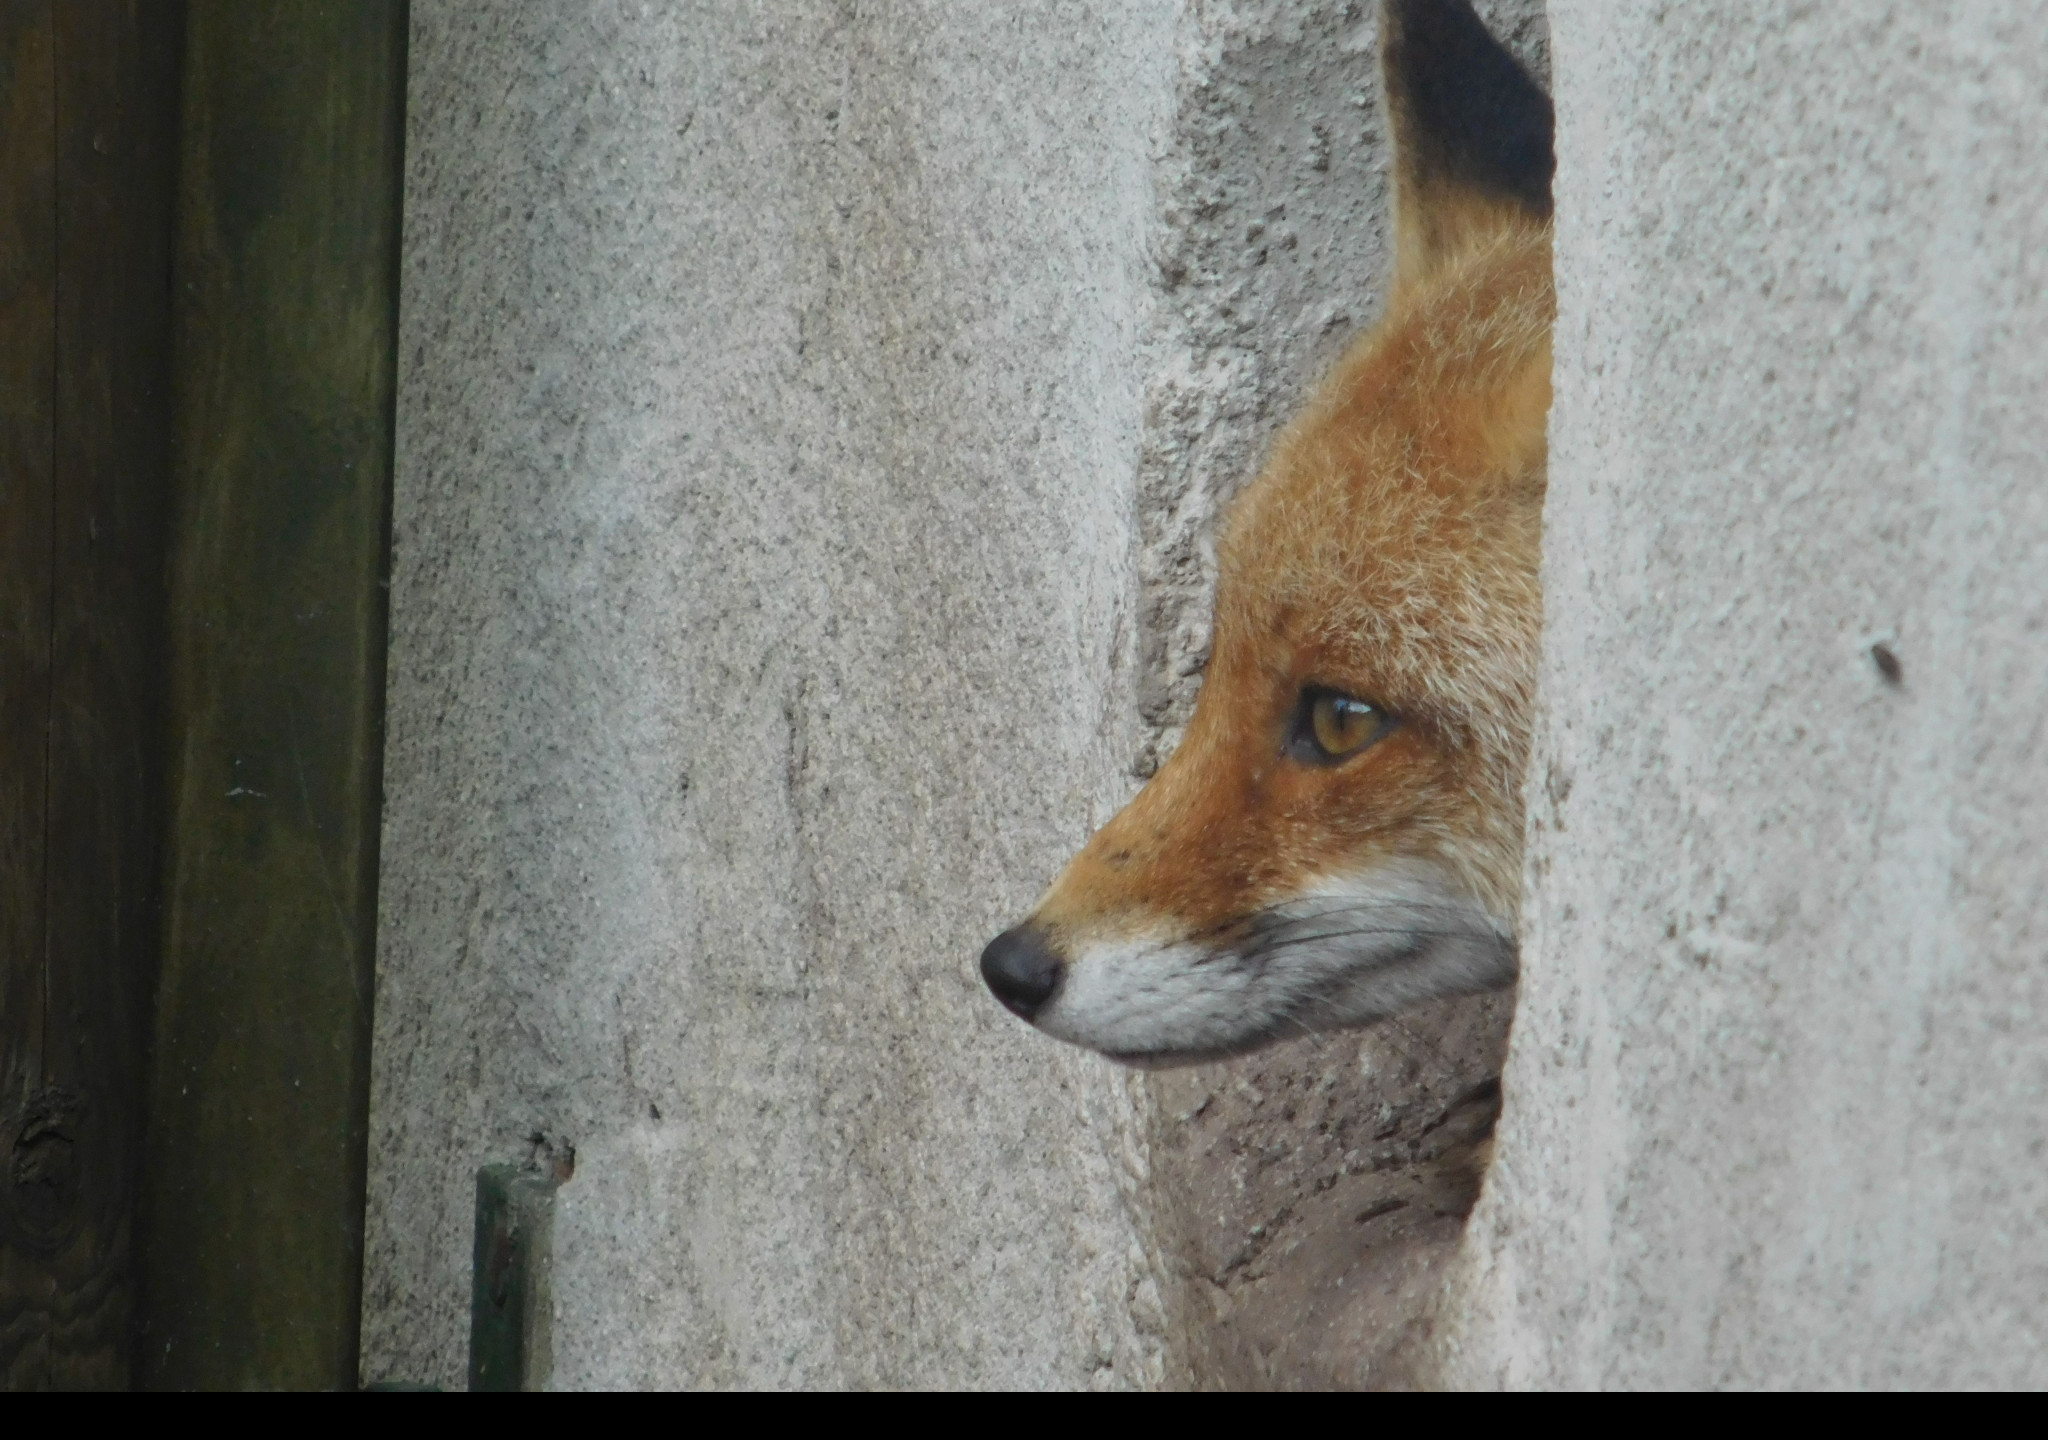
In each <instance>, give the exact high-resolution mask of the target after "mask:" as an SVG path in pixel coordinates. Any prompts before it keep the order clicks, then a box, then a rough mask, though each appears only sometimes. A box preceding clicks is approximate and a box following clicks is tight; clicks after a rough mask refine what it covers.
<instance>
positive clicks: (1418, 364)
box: [980, 0, 1556, 1066]
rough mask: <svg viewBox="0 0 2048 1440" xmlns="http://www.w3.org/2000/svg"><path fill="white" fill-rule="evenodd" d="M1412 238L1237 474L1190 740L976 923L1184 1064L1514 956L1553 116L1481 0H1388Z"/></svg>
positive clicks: (1020, 963) (1033, 972)
mask: <svg viewBox="0 0 2048 1440" xmlns="http://www.w3.org/2000/svg"><path fill="white" fill-rule="evenodd" d="M1379 35H1380V41H1381V44H1380V65H1381V76H1382V87H1381V91H1382V96H1383V102H1384V106H1385V112H1386V117H1387V121H1388V134H1389V136H1390V139H1391V142H1392V162H1391V163H1392V168H1391V177H1390V178H1391V185H1390V189H1391V192H1392V207H1393V227H1392V229H1393V239H1394V247H1393V248H1394V255H1393V264H1392V266H1391V270H1392V274H1391V280H1390V284H1389V289H1388V295H1387V300H1386V303H1385V305H1384V307H1383V311H1382V314H1381V317H1380V319H1379V320H1378V322H1377V323H1376V324H1375V325H1374V326H1373V327H1372V328H1371V329H1370V330H1369V331H1367V332H1366V333H1365V334H1364V335H1363V336H1361V337H1360V338H1359V339H1358V340H1357V341H1355V342H1354V343H1353V344H1352V345H1351V347H1350V348H1349V350H1348V351H1347V352H1346V353H1345V355H1344V356H1343V357H1342V358H1341V360H1340V361H1339V362H1338V363H1337V365H1336V366H1335V368H1334V369H1333V371H1332V372H1331V373H1330V374H1329V376H1328V377H1327V378H1326V379H1325V380H1324V381H1323V383H1322V384H1321V385H1320V387H1319V388H1318V389H1317V390H1316V391H1315V392H1314V393H1313V395H1312V396H1311V397H1310V398H1309V400H1308V401H1307V403H1306V404H1305V405H1304V406H1303V408H1302V410H1301V412H1300V413H1299V414H1298V415H1297V416H1296V417H1295V418H1294V419H1293V421H1292V422H1291V423H1290V424H1289V425H1288V426H1287V427H1286V428H1285V429H1284V430H1283V431H1282V432H1281V434H1280V435H1279V437H1278V439H1277V440H1276V441H1275V443H1274V444H1273V446H1272V448H1271V451H1270V454H1269V456H1268V458H1267V461H1266V463H1265V465H1264V467H1263V469H1262V470H1261V471H1260V473H1259V474H1258V475H1257V477H1256V478H1255V479H1254V480H1253V481H1252V482H1251V483H1250V484H1249V485H1247V486H1246V487H1245V488H1244V489H1243V490H1242V491H1241V492H1240V493H1239V495H1238V496H1237V497H1236V498H1235V499H1234V500H1233V501H1232V502H1231V505H1230V507H1229V509H1228V511H1227V512H1226V514H1225V516H1224V517H1223V521H1222V524H1221V526H1220V527H1219V534H1218V538H1217V547H1216V556H1217V586H1216V598H1215V611H1214V624H1213V629H1212V632H1211V633H1212V641H1211V648H1210V655H1209V661H1208V665H1207V668H1206V670H1205V672H1204V674H1203V678H1202V685H1201V690H1200V693H1199V695H1198V697H1197V699H1196V704H1195V709H1194V713H1193V715H1192V717H1191V718H1190V720H1189V723H1188V726H1187V729H1186V732H1185V734H1184V736H1183V738H1182V740H1181V743H1180V745H1179V746H1178V748H1177V749H1176V750H1175V751H1174V753H1173V755H1172V756H1171V757H1170V758H1169V759H1168V760H1167V762H1166V763H1165V764H1164V765H1163V766H1161V768H1160V769H1159V770H1158V772H1157V773H1156V774H1155V775H1154V776H1153V777H1152V779H1151V780H1150V781H1149V782H1148V783H1147V784H1146V785H1145V786H1144V788H1143V789H1142V790H1140V791H1139V793H1138V794H1137V795H1136V796H1135V797H1134V798H1133V799H1132V800H1131V801H1130V803H1129V804H1128V805H1126V806H1125V807H1124V808H1123V809H1122V810H1121V811H1119V812H1118V813H1117V814H1116V815H1115V816H1114V817H1112V818H1111V819H1110V820H1109V822H1108V823H1107V824H1105V825H1104V826H1103V827H1102V828H1101V829H1100V830H1099V831H1097V832H1096V833H1095V834H1094V836H1092V837H1091V838H1090V839H1089V840H1088V841H1087V843H1086V844H1085V845H1084V846H1083V847H1082V849H1081V850H1080V851H1079V853H1078V854H1076V855H1075V856H1074V857H1073V858H1072V860H1071V861H1070V862H1069V863H1068V864H1067V865H1066V867H1065V868H1064V869H1063V870H1062V871H1061V872H1060V873H1059V875H1058V876H1057V878H1055V879H1054V881H1053V883H1052V885H1051V887H1050V888H1049V889H1048V890H1047V891H1046V892H1045V894H1044V895H1043V896H1042V897H1041V898H1040V899H1039V901H1038V903H1037V904H1036V906H1035V907H1034V908H1033V909H1032V910H1031V912H1030V914H1029V915H1028V916H1027V917H1026V918H1025V919H1024V920H1023V921H1021V922H1020V923H1018V924H1017V925H1015V926H1013V927H1012V928H1010V929H1008V930H1006V931H1004V932H1003V933H1002V934H1001V935H999V936H997V937H996V938H995V939H994V940H993V941H991V942H990V943H989V944H988V946H987V948H986V949H985V950H984V951H983V952H982V955H981V960H980V970H981V975H982V978H983V980H984V981H985V982H986V984H987V986H988V988H989V990H990V991H991V992H993V994H994V996H995V998H996V999H997V1000H998V1001H1000V1002H1001V1003H1002V1004H1003V1005H1004V1006H1005V1007H1006V1008H1007V1009H1008V1010H1009V1011H1011V1012H1012V1013H1013V1014H1015V1015H1016V1016H1018V1017H1019V1018H1020V1019H1022V1020H1024V1021H1026V1022H1028V1023H1029V1024H1030V1025H1032V1026H1033V1027H1035V1028H1036V1029H1037V1030H1039V1031H1041V1032H1043V1033H1044V1034H1046V1035H1048V1036H1051V1037H1053V1038H1054V1039H1057V1040H1062V1041H1066V1042H1068V1043H1071V1044H1074V1045H1077V1046H1081V1047H1084V1048H1086V1049H1090V1050H1094V1051H1097V1052H1099V1053H1101V1054H1104V1055H1106V1056H1109V1057H1111V1058H1113V1059H1116V1060H1120V1061H1123V1062H1126V1063H1129V1064H1134V1065H1143V1066H1156V1065H1176V1064H1186V1063H1194V1062H1198V1061H1205V1060H1211V1059H1216V1058H1221V1057H1224V1056H1229V1055H1234V1054H1240V1053H1243V1052H1245V1051H1249V1050H1253V1049H1256V1048H1258V1047H1261V1046H1264V1045H1267V1044H1269V1043H1272V1042H1275V1041H1278V1040H1281V1039H1284V1038H1287V1037H1289V1036H1297V1035H1303V1034H1309V1033H1315V1032H1321V1031H1325V1030H1331V1029H1337V1028H1346V1027H1355V1026H1361V1025H1368V1024H1372V1023H1375V1022H1378V1021H1383V1020H1386V1019H1389V1018H1390V1017H1393V1016H1395V1015H1398V1014H1399V1013H1401V1012H1402V1011H1404V1010H1407V1009H1409V1008H1411V1007H1414V1006H1417V1005H1420V1004H1422V1003H1424V1002H1426V1001H1430V1000H1434V999H1439V998H1445V997H1450V996H1456V995H1468V994H1476V993H1480V992H1484V991H1489V990H1497V989H1505V988H1507V987H1510V986H1512V985H1513V984H1514V982H1515V980H1516V977H1517V971H1518V951H1517V942H1516V927H1517V919H1518V912H1519V905H1520V890H1521V870H1522V821H1523V808H1522V778H1523V772H1524V768H1525V765H1526V761H1527V756H1528V751H1529V745H1530V732H1531V724H1532V718H1531V717H1532V711H1533V708H1534V703H1535V695H1534V692H1535V677H1536V666H1537V652H1538V644H1539V638H1540V632H1541V626H1542V604H1543V601H1542V589H1541V576H1540V555H1541V547H1542V528H1543V501H1544V493H1545V489H1546V485H1547V478H1548V477H1547V468H1546V466H1547V453H1548V445H1547V424H1548V416H1549V410H1550V383H1551V379H1550V376H1551V362H1550V353H1551V331H1552V325H1553V319H1554V315H1555V311H1556V298H1555V291H1554V288H1553V284H1552V279H1551V180H1552V172H1553V170H1554V167H1555V161H1554V158H1553V134H1552V132H1553V118H1552V111H1551V104H1550V99H1549V97H1548V96H1547V95H1546V94H1545V93H1544V91H1543V89H1542V87H1541V86H1539V85H1538V84H1537V83H1536V81H1535V80H1534V79H1533V78H1531V76H1530V75H1529V74H1528V72H1527V71H1526V70H1524V69H1523V68H1522V66H1521V65H1520V63H1519V62H1518V61H1516V60H1515V59H1514V57H1513V56H1512V55H1510V54H1509V52H1508V51H1507V50H1506V49H1505V48H1504V47H1503V46H1502V45H1501V44H1500V43H1499V42H1498V41H1497V40H1495V39H1494V37H1493V36H1492V35H1491V34H1490V33H1489V32H1488V31H1487V29H1486V27H1485V25H1484V23H1483V22H1482V21H1481V20H1480V19H1479V18H1478V16H1477V15H1476V14H1475V13H1474V11H1473V10H1472V7H1471V6H1470V4H1468V3H1466V0H1384V3H1383V4H1382V6H1381V10H1380V24H1379Z"/></svg>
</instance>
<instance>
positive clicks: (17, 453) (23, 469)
mask: <svg viewBox="0 0 2048 1440" xmlns="http://www.w3.org/2000/svg"><path fill="white" fill-rule="evenodd" d="M51 4H52V0H0V337H5V343H0V1164H4V1165H5V1167H6V1168H5V1169H4V1170H0V1389H7V1390H20V1389H31V1388H40V1387H42V1386H44V1385H46V1384H47V1383H48V1374H49V1300H50V1283H51V1282H50V1271H49V1265H48V1263H47V1257H46V1255H45V1253H44V1249H43V1247H42V1246H41V1245H40V1244H39V1243H38V1242H37V1241H36V1238H35V1236H34V1233H33V1232H34V1229H35V1226H34V1223H33V1222H34V1217H33V1215H32V1214H23V1213H22V1211H23V1208H24V1207H23V1206H22V1205H21V1204H20V1203H18V1201H17V1200H16V1195H17V1193H18V1192H21V1191H22V1190H23V1189H25V1188H26V1187H24V1186H23V1184H22V1183H21V1181H23V1180H24V1179H29V1178H30V1177H29V1176H28V1175H26V1174H25V1173H23V1171H24V1169H25V1167H17V1165H16V1163H15V1153H14V1152H15V1148H16V1145H17V1142H18V1141H19V1140H20V1138H21V1134H22V1130H23V1128H24V1126H25V1124H26V1120H27V1115H26V1112H27V1110H28V1107H29V1105H30V1103H31V1101H32V1100H33V1099H34V1097H35V1096H36V1095H37V1094H38V1093H39V1092H40V1091H41V1089H42V1084H43V949H44V925H43V886H44V877H45V866H44V859H43V856H44V826H45V823H46V821H47V817H48V813H49V806H48V803H47V799H46V796H47V792H48V773H49V728H50V595H51V585H52V575H51V571H52V564H53V561H54V555H53V553H52V546H51V539H50V531H51V525H52V521H53V509H54V506H55V503H56V487H55V483H54V481H53V479H52V476H53V474H54V466H55V459H54V453H53V452H54V447H55V444H56V421H55V417H54V414H53V411H54V408H55V392H56V366H57V318H56V317H57V87H56V56H55V53H54V52H55V25H54V19H53V16H52V15H51ZM24 1158H26V1157H24Z"/></svg>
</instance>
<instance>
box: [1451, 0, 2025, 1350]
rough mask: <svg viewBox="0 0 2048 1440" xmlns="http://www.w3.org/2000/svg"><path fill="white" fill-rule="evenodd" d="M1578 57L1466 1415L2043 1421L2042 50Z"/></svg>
mask: <svg viewBox="0 0 2048 1440" xmlns="http://www.w3.org/2000/svg"><path fill="white" fill-rule="evenodd" d="M1551 22H1552V26H1553V33H1554V46H1555V48H1554V59H1555V67H1556V75H1557V101H1558V109H1559V122H1560V129H1559V133H1560V147H1559V148H1560V156H1559V160H1560V164H1559V173H1558V185H1557V200H1558V205H1557V209H1558V215H1559V228H1558V248H1557V273H1558V280H1559V286H1560V304H1561V318H1560V321H1559V337H1558V351H1557V390H1556V404H1555V409H1554V411H1553V413H1552V428H1551V435H1552V454H1551V490H1550V502H1549V519H1548V533H1547V536H1546V558H1545V585H1546V589H1547V597H1548V599H1547V604H1548V612H1547V613H1548V629H1547V634H1546V641H1545V644H1546V659H1545V669H1544V673H1543V678H1542V685H1543V691H1544V697H1545V698H1544V708H1545V714H1544V718H1543V724H1542V727H1541V732H1540V737H1539V740H1538V749H1537V754H1536V757H1535V763H1534V765H1533V766H1532V772H1531V776H1532V778H1531V786H1530V794H1531V799H1532V810H1533V812H1534V813H1533V814H1532V817H1531V836H1532V845H1531V851H1530V855H1529V871H1528V875H1529V901H1528V908H1527V910H1526V911H1525V916H1524V927H1525V928H1524V941H1525V943H1524V968H1523V976H1524V978H1523V990H1522V999H1521V1009H1520V1013H1519V1015H1518V1018H1517V1021H1516V1030H1515V1036H1514V1044H1513V1049H1512V1052H1511V1057H1510V1061H1509V1068H1508V1074H1507V1078H1506V1087H1507V1111H1506V1115H1505V1117H1504V1119H1503V1123H1502V1132H1501V1138H1500V1142H1499V1152H1498V1160H1497V1163H1496V1165H1495V1168H1494V1171H1493V1175H1492V1178H1491V1180H1490V1181H1489V1188H1488V1192H1487V1196H1486V1198H1485V1199H1484V1200H1483V1201H1482V1202H1481V1207H1480V1210H1479V1212H1478V1214H1477V1217H1476V1219H1475V1223H1474V1226H1473V1230H1472V1232H1471V1234H1470V1236H1469V1249H1468V1251H1467V1254H1466V1256H1465V1260H1466V1262H1467V1265H1468V1267H1469V1269H1468V1273H1467V1274H1466V1277H1465V1287H1466V1288H1465V1289H1464V1292H1463V1296H1462V1306H1461V1308H1460V1309H1459V1311H1458V1312H1457V1313H1459V1314H1461V1315H1462V1317H1463V1322H1464V1335H1463V1348H1462V1351H1461V1353H1460V1355H1459V1356H1458V1365H1459V1369H1458V1370H1457V1372H1456V1374H1457V1376H1458V1378H1461V1379H1463V1380H1465V1381H1468V1382H1472V1383H1489V1382H1495V1381H1505V1382H1507V1383H1511V1384H1520V1385H1595V1384H1598V1385H1676V1386H1696V1385H1731V1384H1739V1385H1900V1386H1914V1385H1936V1384H1948V1385H1963V1384H2025V1385H2041V1384H2043V1383H2048V1346H2044V1344H2043V1341H2044V1336H2048V1163H2044V1158H2048V1156H2044V1152H2048V1042H2044V1039H2043V1032H2042V1020H2043V1017H2044V1015H2048V966H2044V964H2043V951H2044V947H2048V890H2044V887H2043V885H2042V881H2041V876H2042V861H2041V854H2042V846H2043V842H2044V841H2048V820H2044V817H2048V749H2044V747H2048V729H2044V724H2043V718H2042V717H2043V715H2044V714H2048V475H2044V473H2043V470H2044V462H2043V459H2042V448H2041V435H2042V427H2043V421H2044V409H2048V153H2044V148H2043V143H2042V137H2043V135H2044V134H2048V46H2044V44H2043V40H2042V32H2041V13H2040V9H2039V7H2038V6H2037V5H2033V4H2027V3H2019V0H1955V3H1949V4H1911V5H1908V4H1890V5H1876V4H1870V5H1862V4H1859V5H1835V6H1814V5H1787V6H1781V7H1773V8H1772V11H1771V12H1770V13H1769V14H1768V15H1766V14H1764V13H1762V12H1759V11H1758V10H1756V9H1754V8H1752V7H1747V6H1740V7H1738V6H1704V5H1697V4H1672V3H1663V4H1655V5H1648V4H1639V3H1635V0H1556V3H1555V4H1553V6H1552V7H1551ZM1877 643H1883V644H1885V645H1888V646H1889V647H1890V649H1891V651H1892V652H1893V653H1894V654H1895V655H1896V657H1897V659H1898V661H1899V662H1900V678H1899V679H1898V681H1897V682H1896V683H1892V682H1890V681H1888V680H1887V679H1886V678H1885V676H1884V675H1883V674H1881V673H1880V670H1879V668H1878V666H1877V665H1876V664H1875V663H1874V662H1873V659H1872V655H1871V647H1872V646H1873V645H1874V644H1877Z"/></svg>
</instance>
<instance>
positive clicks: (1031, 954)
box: [981, 922, 1060, 1020]
mask: <svg viewBox="0 0 2048 1440" xmlns="http://www.w3.org/2000/svg"><path fill="white" fill-rule="evenodd" d="M981 978H982V979H984V980H986V981H988V988H989V989H991V990H993V991H995V992H996V999H998V1000H1000V1001H1002V1002H1003V1003H1004V1004H1005V1005H1007V1006H1009V1007H1010V1010H1011V1013H1013V1014H1016V1015H1021V1016H1023V1017H1024V1018H1025V1019H1026V1020H1029V1019H1030V1018H1031V1017H1032V1016H1033V1015H1036V1014H1037V1013H1038V1007H1039V1006H1041V1005H1043V1004H1045V1002H1046V1001H1047V1000H1049V999H1051V998H1052V992H1053V991H1055V990H1057V989H1059V986H1060V957H1059V955H1058V953H1057V952H1055V951H1054V950H1053V948H1052V946H1051V944H1050V943H1048V942H1047V940H1046V938H1045V934H1044V932H1043V931H1041V930H1039V929H1037V928H1036V927H1035V926H1033V925H1031V924H1030V923H1028V922H1027V923H1025V924H1023V925H1019V926H1017V927H1015V928H1014V929H1010V930H1005V931H1004V932H1003V933H1002V934H1000V935H998V936H996V938H995V939H993V940H991V941H989V942H988V949H986V950H984V951H982V952H981Z"/></svg>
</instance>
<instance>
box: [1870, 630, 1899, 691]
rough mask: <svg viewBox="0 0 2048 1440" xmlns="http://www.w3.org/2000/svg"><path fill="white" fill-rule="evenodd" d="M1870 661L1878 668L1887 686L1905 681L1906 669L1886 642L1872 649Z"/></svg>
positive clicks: (1879, 643) (1880, 642) (1881, 642)
mask: <svg viewBox="0 0 2048 1440" xmlns="http://www.w3.org/2000/svg"><path fill="white" fill-rule="evenodd" d="M1870 660H1871V663H1872V664H1873V665H1875V666H1877V673H1878V674H1880V675H1882V676H1884V679H1885V683H1886V684H1887V685H1897V684H1899V683H1901V682H1902V681H1904V680H1905V678H1906V669H1905V667H1904V666H1903V665H1901V664H1899V657H1898V655H1897V654H1896V653H1895V652H1894V651H1893V650H1892V647H1891V646H1889V645H1887V644H1885V643H1884V641H1882V640H1880V641H1878V642H1877V643H1876V644H1875V645H1873V646H1871V647H1870Z"/></svg>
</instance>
